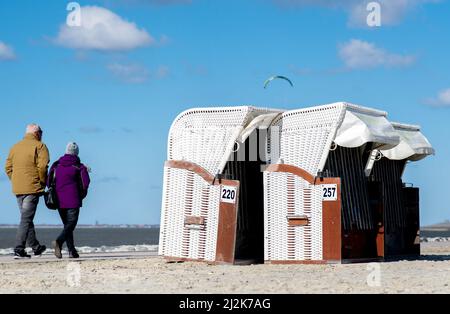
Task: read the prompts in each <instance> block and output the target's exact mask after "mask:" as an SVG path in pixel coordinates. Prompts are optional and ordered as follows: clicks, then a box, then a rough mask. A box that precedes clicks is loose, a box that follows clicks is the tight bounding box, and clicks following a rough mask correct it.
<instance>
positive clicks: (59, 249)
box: [52, 241, 62, 259]
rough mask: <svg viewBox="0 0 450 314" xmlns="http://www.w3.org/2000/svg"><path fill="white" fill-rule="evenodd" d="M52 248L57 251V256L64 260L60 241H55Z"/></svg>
mask: <svg viewBox="0 0 450 314" xmlns="http://www.w3.org/2000/svg"><path fill="white" fill-rule="evenodd" d="M52 247H53V249H54V250H55V256H56V257H57V258H59V259H61V258H62V253H61V245H59V243H58V241H53V242H52Z"/></svg>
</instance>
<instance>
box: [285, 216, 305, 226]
mask: <svg viewBox="0 0 450 314" xmlns="http://www.w3.org/2000/svg"><path fill="white" fill-rule="evenodd" d="M287 220H288V225H289V226H307V225H308V224H309V219H308V217H307V216H288V217H287Z"/></svg>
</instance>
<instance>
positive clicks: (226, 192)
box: [220, 186, 237, 204]
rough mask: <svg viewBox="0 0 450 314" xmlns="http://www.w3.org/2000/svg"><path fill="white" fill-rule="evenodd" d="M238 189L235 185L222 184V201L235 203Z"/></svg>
mask: <svg viewBox="0 0 450 314" xmlns="http://www.w3.org/2000/svg"><path fill="white" fill-rule="evenodd" d="M236 197H237V189H236V187H235V186H222V188H221V189H220V201H221V202H223V203H230V204H235V203H236Z"/></svg>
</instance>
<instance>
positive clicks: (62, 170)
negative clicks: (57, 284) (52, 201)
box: [47, 142, 90, 258]
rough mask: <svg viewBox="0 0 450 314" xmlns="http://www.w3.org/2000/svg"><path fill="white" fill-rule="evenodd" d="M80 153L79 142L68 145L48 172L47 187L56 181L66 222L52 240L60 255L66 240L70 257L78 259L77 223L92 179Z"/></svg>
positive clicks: (58, 255) (57, 253)
mask: <svg viewBox="0 0 450 314" xmlns="http://www.w3.org/2000/svg"><path fill="white" fill-rule="evenodd" d="M78 154H79V148H78V145H77V144H76V143H72V142H71V143H69V144H67V147H66V154H65V155H64V156H62V157H61V158H60V159H59V160H58V161H56V162H55V163H54V164H53V165H52V167H51V168H50V172H49V175H48V182H47V185H48V186H50V184H51V183H52V182H53V181H52V180H55V181H54V183H55V185H56V195H57V197H58V203H59V209H58V212H59V215H60V216H61V220H62V222H63V224H64V230H63V231H62V232H61V234H60V235H59V237H58V238H57V239H56V241H53V243H52V245H53V248H54V250H55V256H56V257H57V258H62V253H61V250H62V246H63V244H64V243H67V248H68V250H69V258H79V255H78V252H77V250H76V249H75V244H74V240H73V231H74V230H75V228H76V226H77V223H78V216H79V214H80V208H81V207H82V206H83V199H84V198H85V197H86V196H87V193H88V189H89V183H90V178H89V173H88V169H87V167H86V166H85V165H83V164H82V163H81V161H80V158H79V157H78Z"/></svg>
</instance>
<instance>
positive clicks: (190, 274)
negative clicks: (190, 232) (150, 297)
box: [0, 242, 450, 294]
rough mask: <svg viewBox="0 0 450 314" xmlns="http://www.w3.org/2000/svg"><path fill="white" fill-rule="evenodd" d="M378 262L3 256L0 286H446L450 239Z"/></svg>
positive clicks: (219, 289)
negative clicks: (414, 255)
mask: <svg viewBox="0 0 450 314" xmlns="http://www.w3.org/2000/svg"><path fill="white" fill-rule="evenodd" d="M378 265H379V268H378V270H379V272H377V267H378V266H376V265H373V264H366V263H358V264H344V265H250V266H211V265H206V264H202V263H175V264H173V263H172V264H170V263H166V262H165V261H164V260H163V259H161V258H160V257H157V256H155V255H154V253H133V254H130V253H123V254H120V253H115V254H103V255H95V254H91V255H85V256H84V258H83V259H82V260H80V261H77V262H73V261H72V260H67V259H65V260H60V261H58V260H56V259H55V258H53V257H51V256H46V257H42V258H41V259H39V258H34V259H32V260H30V261H26V262H22V261H20V262H17V261H14V260H12V258H11V257H1V258H0V293H74V294H78V293H81V294H83V293H152V294H160V293H164V294H172V293H188V294H191V293H193V294H194V293H199V294H202V293H226V294H228V293H229V294H246V293H249V294H252V293H275V294H276V293H450V243H448V242H428V243H423V244H422V257H421V258H420V259H419V260H413V261H406V260H402V261H395V262H384V263H380V264H378ZM374 271H375V273H374ZM373 274H376V276H375V277H373V276H372V275H373ZM378 275H379V276H378ZM368 278H369V279H368ZM374 278H375V280H374ZM378 279H379V280H378ZM377 280H378V281H377ZM368 282H369V283H370V284H368Z"/></svg>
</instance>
